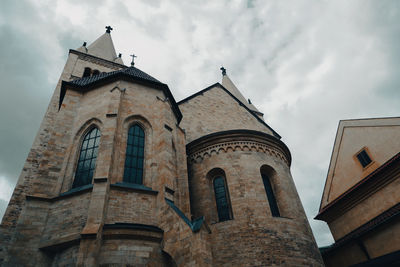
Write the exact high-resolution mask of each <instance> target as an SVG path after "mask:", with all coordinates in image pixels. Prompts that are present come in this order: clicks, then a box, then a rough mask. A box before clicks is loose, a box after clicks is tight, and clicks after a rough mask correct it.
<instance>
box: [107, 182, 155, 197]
mask: <svg viewBox="0 0 400 267" xmlns="http://www.w3.org/2000/svg"><path fill="white" fill-rule="evenodd" d="M110 186H111V188H115V189H121V190H127V191H134V192H139V193H145V194H151V195H157V194H158V191H155V190H153V189H151V188H150V187H147V186H144V185H141V184H130V183H116V184H111V185H110Z"/></svg>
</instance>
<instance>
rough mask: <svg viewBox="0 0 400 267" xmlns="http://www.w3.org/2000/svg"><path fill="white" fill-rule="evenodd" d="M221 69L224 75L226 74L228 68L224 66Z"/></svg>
mask: <svg viewBox="0 0 400 267" xmlns="http://www.w3.org/2000/svg"><path fill="white" fill-rule="evenodd" d="M220 70H221V71H222V76H224V75H226V69H225V68H224V67H223V66H222V67H221V68H220Z"/></svg>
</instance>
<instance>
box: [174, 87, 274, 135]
mask: <svg viewBox="0 0 400 267" xmlns="http://www.w3.org/2000/svg"><path fill="white" fill-rule="evenodd" d="M179 108H180V109H181V111H182V113H183V119H182V122H181V124H180V126H181V127H182V128H183V129H185V132H186V142H187V143H189V142H191V141H193V140H195V139H197V138H199V137H201V136H204V135H207V134H211V133H215V132H220V131H226V130H233V129H248V130H256V131H262V132H265V133H269V134H272V132H271V130H270V129H268V128H267V127H266V126H265V125H263V124H262V123H261V122H259V121H258V120H257V119H256V118H255V117H254V116H253V115H251V114H250V113H249V112H248V111H247V110H246V109H245V108H244V107H242V106H240V105H239V103H238V102H236V101H235V100H234V99H233V98H232V97H231V96H230V95H229V94H228V93H226V92H225V91H224V90H223V89H221V88H220V87H218V86H215V87H214V88H212V89H210V90H208V91H207V92H205V93H203V94H202V95H198V96H196V97H194V98H192V99H190V100H188V101H185V102H183V103H181V104H180V105H179Z"/></svg>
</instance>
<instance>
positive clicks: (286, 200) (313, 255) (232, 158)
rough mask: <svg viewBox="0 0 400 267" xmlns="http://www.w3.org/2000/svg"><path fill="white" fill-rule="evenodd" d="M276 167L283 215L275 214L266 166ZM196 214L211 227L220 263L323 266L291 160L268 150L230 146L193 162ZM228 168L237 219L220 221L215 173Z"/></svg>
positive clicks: (275, 185) (275, 183) (216, 261)
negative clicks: (266, 182)
mask: <svg viewBox="0 0 400 267" xmlns="http://www.w3.org/2000/svg"><path fill="white" fill-rule="evenodd" d="M263 165H267V166H270V167H272V168H273V169H274V170H275V172H276V175H274V176H273V177H271V183H272V185H273V188H274V193H275V196H276V199H277V203H278V207H279V210H280V213H281V217H272V216H271V211H270V209H269V204H268V200H267V196H266V192H265V189H264V186H263V181H262V178H261V174H260V168H261V166H263ZM189 166H190V173H191V175H190V180H189V181H190V186H191V197H192V199H191V200H192V204H193V211H192V212H193V213H194V214H195V215H196V216H199V215H205V217H206V221H207V223H208V224H210V228H211V232H212V234H211V241H210V242H211V246H212V254H213V265H214V266H228V265H229V266H279V265H285V266H323V264H322V259H321V256H320V254H319V251H318V248H317V246H316V243H315V240H314V238H313V235H312V232H311V229H310V227H309V224H308V221H307V218H306V216H305V213H304V210H303V207H302V205H301V202H300V199H299V197H298V195H297V192H296V189H295V186H294V183H293V180H292V177H291V175H290V171H289V167H288V165H287V163H285V162H284V161H282V160H281V159H280V158H279V157H277V156H273V155H272V154H269V153H268V152H262V151H254V150H251V151H250V150H249V149H244V150H242V149H241V148H236V149H234V148H232V149H228V150H227V152H223V151H220V152H219V153H213V154H212V155H207V156H205V157H204V158H203V159H197V160H196V161H192V162H191V164H190V165H189ZM215 168H220V169H222V170H223V171H224V172H225V175H226V182H227V188H228V191H229V196H230V202H231V206H232V213H233V219H232V220H229V221H224V222H218V217H217V210H216V209H217V208H216V204H215V203H216V202H215V196H214V191H213V186H212V177H208V176H207V174H208V173H209V172H210V171H211V170H213V169H215Z"/></svg>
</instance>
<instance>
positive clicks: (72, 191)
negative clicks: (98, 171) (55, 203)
mask: <svg viewBox="0 0 400 267" xmlns="http://www.w3.org/2000/svg"><path fill="white" fill-rule="evenodd" d="M92 189H93V184H87V185H83V186H79V187H75V188H72V189H70V190H69V191H66V192H64V193H61V194H60V195H59V196H58V197H57V198H61V197H66V196H71V195H77V194H80V193H81V192H85V191H89V190H92Z"/></svg>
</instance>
